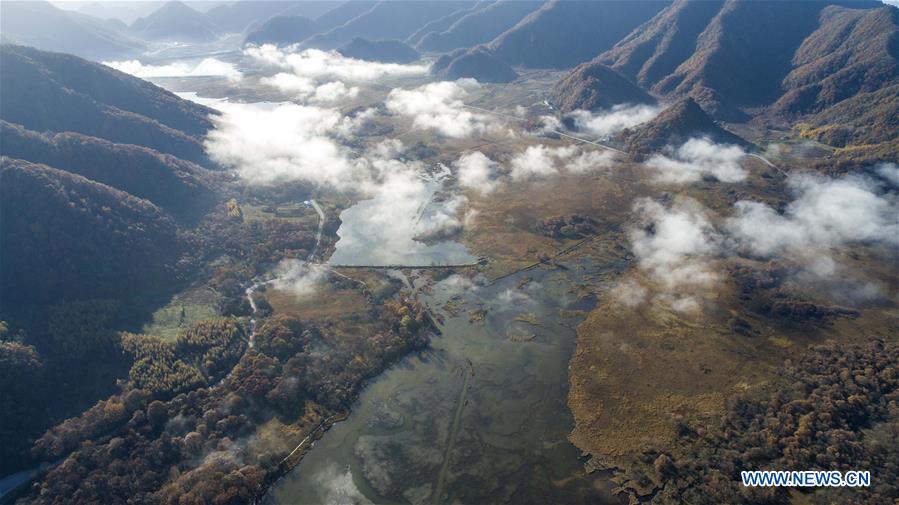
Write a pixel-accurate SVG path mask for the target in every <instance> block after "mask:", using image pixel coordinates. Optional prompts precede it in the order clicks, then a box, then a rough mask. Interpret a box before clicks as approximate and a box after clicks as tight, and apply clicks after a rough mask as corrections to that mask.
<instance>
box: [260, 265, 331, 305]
mask: <svg viewBox="0 0 899 505" xmlns="http://www.w3.org/2000/svg"><path fill="white" fill-rule="evenodd" d="M327 276H328V269H327V267H325V266H324V265H320V264H317V263H307V262H305V261H300V260H297V259H286V260H282V261H281V263H279V264H278V267H277V268H276V269H275V277H276V278H275V280H274V281H273V282H272V286H273V287H274V288H275V289H278V290H280V291H287V292H289V293H291V294H293V295H294V296H295V297H297V298H308V297H309V296H311V295H313V294H315V292H316V290H317V289H318V288H319V286H321V285H322V284H323V283H324V282H325V281H326V279H327Z"/></svg>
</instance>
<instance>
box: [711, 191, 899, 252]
mask: <svg viewBox="0 0 899 505" xmlns="http://www.w3.org/2000/svg"><path fill="white" fill-rule="evenodd" d="M789 184H790V187H791V188H792V190H793V192H794V194H795V195H796V198H795V199H794V200H793V201H792V202H791V203H790V204H789V205H788V206H787V208H786V209H785V210H784V211H783V212H782V213H781V212H778V211H776V210H775V209H773V208H771V207H769V206H767V205H765V204H762V203H759V202H751V201H746V200H743V201H739V202H737V203H736V205H735V208H736V212H735V214H734V216H733V217H731V218H730V219H728V220H727V227H728V229H729V230H730V232H731V234H732V235H733V237H734V238H735V239H736V240H737V242H738V244H739V245H740V246H741V247H743V248H745V249H747V250H748V251H749V252H751V253H753V254H755V255H758V256H763V257H770V256H775V255H782V254H784V253H787V252H793V253H803V252H805V253H809V252H810V251H819V252H817V253H814V254H816V255H817V254H820V251H823V250H826V249H828V248H830V247H837V246H842V245H846V244H852V243H864V242H883V243H887V244H892V245H899V219H897V216H899V206H897V203H896V196H895V194H890V193H887V194H883V195H879V194H878V187H877V185H876V184H875V183H874V182H873V181H871V180H869V179H866V178H862V177H854V176H850V177H844V178H842V179H831V178H826V177H822V176H815V175H798V176H793V177H791V178H790V181H789Z"/></svg>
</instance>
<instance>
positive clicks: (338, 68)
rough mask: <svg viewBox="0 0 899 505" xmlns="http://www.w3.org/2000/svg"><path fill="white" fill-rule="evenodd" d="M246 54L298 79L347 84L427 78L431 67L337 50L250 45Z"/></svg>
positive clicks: (245, 50) (245, 51)
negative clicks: (359, 56) (364, 57)
mask: <svg viewBox="0 0 899 505" xmlns="http://www.w3.org/2000/svg"><path fill="white" fill-rule="evenodd" d="M244 54H245V55H246V56H249V57H250V58H252V59H253V60H255V61H257V62H259V63H261V64H263V65H266V66H270V67H275V68H278V69H280V70H287V71H290V72H291V73H293V74H294V75H296V76H298V77H304V78H307V79H315V80H328V79H342V80H347V81H371V80H374V79H379V78H382V77H390V76H409V75H424V74H426V73H427V72H428V66H427V65H405V64H399V63H379V62H374V61H365V60H357V59H355V58H347V57H345V56H343V55H341V54H340V53H338V52H337V51H322V50H319V49H305V50H303V51H299V52H297V51H295V50H294V49H292V48H284V49H281V48H278V47H277V46H275V45H272V44H264V45H262V46H249V47H247V48H246V49H244Z"/></svg>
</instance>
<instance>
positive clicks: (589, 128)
mask: <svg viewBox="0 0 899 505" xmlns="http://www.w3.org/2000/svg"><path fill="white" fill-rule="evenodd" d="M661 110H662V108H661V107H658V106H655V105H630V104H619V105H616V106H614V107H612V108H611V109H608V110H602V111H598V112H593V113H591V112H589V111H585V110H576V111H574V112H572V113H571V116H572V117H573V118H574V123H575V125H576V126H577V127H578V129H579V130H582V131H586V132H587V133H590V134H591V135H596V136H597V137H606V136H609V135H611V134H613V133H617V132H620V131H621V130H624V129H625V128H630V127H632V126H637V125H638V124H640V123H645V122H646V121H649V120H651V119H653V118H654V117H656V116H658V115H659V112H661ZM557 129H558V128H557Z"/></svg>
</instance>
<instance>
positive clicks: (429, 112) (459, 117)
mask: <svg viewBox="0 0 899 505" xmlns="http://www.w3.org/2000/svg"><path fill="white" fill-rule="evenodd" d="M477 87H478V84H477V82H476V81H474V80H472V79H460V80H458V81H455V82H450V81H443V82H433V83H430V84H425V85H424V86H420V87H418V88H415V89H399V88H397V89H394V90H393V91H391V92H390V95H388V96H387V100H386V101H385V105H386V106H387V110H389V111H390V112H392V113H394V114H399V115H402V116H407V117H411V118H412V122H413V125H414V126H415V127H417V128H426V129H431V130H435V131H437V132H438V133H440V134H441V135H445V136H447V137H453V138H464V137H470V136H473V135H480V134H482V133H484V132H486V131H487V130H488V128H489V126H490V121H489V119H490V118H488V117H487V116H485V115H484V114H479V113H476V112H472V111H471V110H469V109H466V108H465V106H464V105H465V104H464V102H463V101H462V100H463V98H465V96H466V95H467V94H468V91H469V90H471V89H474V88H477Z"/></svg>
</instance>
